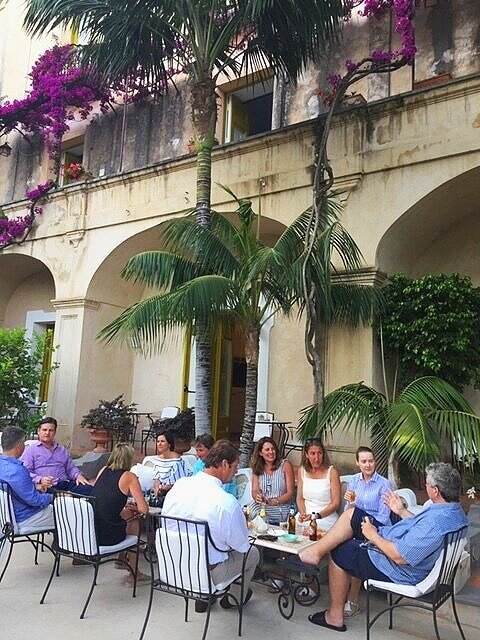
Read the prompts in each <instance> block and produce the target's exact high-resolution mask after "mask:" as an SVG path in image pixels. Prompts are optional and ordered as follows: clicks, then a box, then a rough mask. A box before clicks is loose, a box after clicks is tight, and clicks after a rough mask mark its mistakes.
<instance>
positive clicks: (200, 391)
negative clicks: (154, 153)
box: [191, 77, 217, 435]
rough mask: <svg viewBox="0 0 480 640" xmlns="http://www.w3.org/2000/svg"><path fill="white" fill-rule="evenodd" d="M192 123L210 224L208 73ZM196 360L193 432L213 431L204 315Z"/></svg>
mask: <svg viewBox="0 0 480 640" xmlns="http://www.w3.org/2000/svg"><path fill="white" fill-rule="evenodd" d="M191 96H192V97H191V106H192V123H193V129H194V135H195V149H196V151H197V200H196V219H197V223H198V224H199V225H201V226H204V227H208V226H209V225H210V219H211V214H210V194H211V185H212V147H213V140H214V135H215V126H216V122H217V104H216V94H215V82H214V81H213V80H212V78H210V77H207V78H206V79H205V80H204V81H201V82H195V83H193V84H192V93H191ZM196 336H197V349H196V361H195V432H196V434H197V435H199V434H203V433H211V431H212V421H211V415H212V399H211V369H212V361H211V353H212V343H211V331H210V330H209V325H208V321H207V319H205V321H204V322H198V323H197V327H196Z"/></svg>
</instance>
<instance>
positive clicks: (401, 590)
mask: <svg viewBox="0 0 480 640" xmlns="http://www.w3.org/2000/svg"><path fill="white" fill-rule="evenodd" d="M466 543H467V539H466V538H462V540H461V541H460V544H459V545H458V547H457V552H456V555H455V558H454V559H453V562H454V564H455V563H457V562H458V561H459V560H460V557H461V555H462V552H463V550H464V549H465V545H466ZM453 548H454V547H453V545H452V544H449V545H448V549H447V560H448V561H450V560H451V556H452V553H453ZM442 559H443V550H442V552H441V553H440V555H439V556H438V558H437V561H436V562H435V564H434V565H433V567H432V569H431V571H430V573H429V574H428V575H427V576H426V577H425V578H424V579H423V580H422V581H421V582H418V583H417V584H415V585H410V584H397V583H395V582H383V581H381V580H366V581H365V583H364V586H365V589H366V588H367V583H368V585H370V586H371V587H375V588H377V589H383V590H384V591H391V592H392V593H398V594H399V595H402V596H407V597H409V598H418V597H419V596H424V595H425V594H427V593H430V591H433V590H434V588H435V585H436V583H437V580H438V576H439V575H440V569H441V566H442Z"/></svg>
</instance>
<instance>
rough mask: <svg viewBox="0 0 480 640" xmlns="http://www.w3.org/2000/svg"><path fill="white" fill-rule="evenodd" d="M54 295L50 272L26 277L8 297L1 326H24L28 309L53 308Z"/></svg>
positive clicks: (50, 309) (44, 309)
mask: <svg viewBox="0 0 480 640" xmlns="http://www.w3.org/2000/svg"><path fill="white" fill-rule="evenodd" d="M54 297H55V288H54V284H53V279H52V276H51V275H50V273H48V272H47V271H42V272H39V273H36V274H34V275H32V276H30V277H28V278H26V279H25V280H24V281H23V282H21V283H20V284H19V285H18V287H17V288H16V289H15V291H14V292H13V293H12V294H11V295H10V297H9V299H8V304H7V305H6V309H5V317H4V321H3V326H5V327H8V328H13V327H25V321H26V316H27V312H28V311H33V310H35V311H37V310H39V311H40V310H41V311H45V312H51V311H53V310H54V309H53V306H52V304H51V300H52V299H53V298H54Z"/></svg>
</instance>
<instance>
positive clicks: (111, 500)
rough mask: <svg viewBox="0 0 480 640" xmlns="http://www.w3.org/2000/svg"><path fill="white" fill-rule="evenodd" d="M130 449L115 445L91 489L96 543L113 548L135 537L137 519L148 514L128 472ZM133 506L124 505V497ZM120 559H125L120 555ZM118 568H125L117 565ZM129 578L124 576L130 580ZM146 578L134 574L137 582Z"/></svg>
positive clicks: (143, 500) (138, 485)
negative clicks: (128, 536) (132, 500)
mask: <svg viewBox="0 0 480 640" xmlns="http://www.w3.org/2000/svg"><path fill="white" fill-rule="evenodd" d="M133 453H134V450H133V447H132V446H131V445H130V444H128V443H126V442H118V443H117V444H116V445H115V446H114V447H113V450H112V453H111V454H110V457H109V458H108V461H107V465H106V466H105V467H103V469H100V471H99V472H98V475H97V479H96V480H95V485H94V487H93V489H92V496H93V497H94V498H95V521H96V525H97V536H98V544H99V545H101V546H104V545H108V546H110V545H114V544H118V543H119V542H122V541H123V540H125V538H126V537H127V534H128V535H138V532H139V522H138V517H139V516H140V515H145V514H147V513H148V504H147V503H146V501H145V498H144V497H143V493H142V489H141V487H140V483H139V481H138V478H137V476H136V475H135V474H133V473H132V472H131V471H129V469H130V467H131V466H132V462H133ZM129 496H131V497H132V498H133V499H134V501H135V502H134V503H132V504H130V503H129V504H127V499H128V497H129ZM121 559H122V560H125V556H124V555H123V556H122V558H121ZM118 568H122V569H126V567H125V565H124V564H122V563H118ZM131 577H132V576H128V578H129V579H130V578H131ZM148 579H149V576H144V575H143V574H140V573H139V574H137V583H138V582H144V581H145V582H146V581H147V580H148Z"/></svg>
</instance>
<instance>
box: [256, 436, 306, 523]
mask: <svg viewBox="0 0 480 640" xmlns="http://www.w3.org/2000/svg"><path fill="white" fill-rule="evenodd" d="M251 467H252V472H253V473H252V497H253V500H254V502H253V503H252V505H251V506H250V511H251V513H252V515H253V516H256V515H258V513H259V512H260V508H261V506H262V505H265V511H266V515H267V519H268V521H269V522H271V523H273V524H278V523H279V522H282V521H285V520H286V519H287V518H288V512H289V510H290V508H291V507H292V498H293V492H294V490H295V479H294V475H293V469H292V465H291V464H290V462H288V460H282V459H281V458H280V455H279V452H278V447H277V443H276V442H275V440H273V438H269V437H265V438H260V440H259V441H258V442H257V444H256V446H255V449H254V451H253V455H252V462H251Z"/></svg>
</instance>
